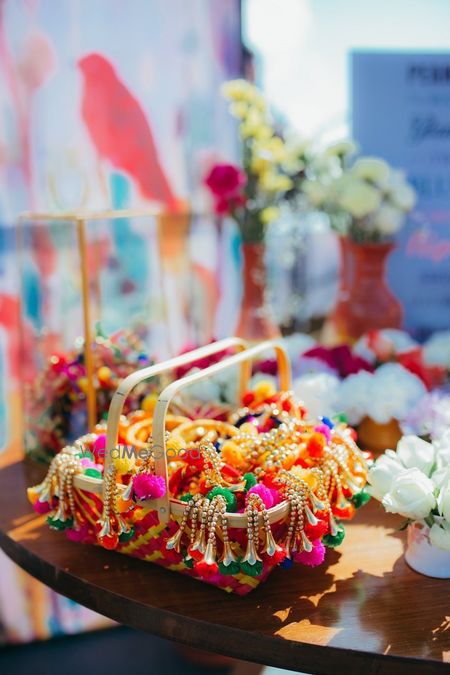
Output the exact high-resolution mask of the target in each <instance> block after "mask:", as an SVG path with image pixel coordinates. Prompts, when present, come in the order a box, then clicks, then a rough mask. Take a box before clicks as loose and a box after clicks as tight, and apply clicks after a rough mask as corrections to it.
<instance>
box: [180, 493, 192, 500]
mask: <svg viewBox="0 0 450 675" xmlns="http://www.w3.org/2000/svg"><path fill="white" fill-rule="evenodd" d="M191 499H192V495H191V493H190V492H187V493H186V494H185V495H181V497H180V501H182V502H190V501H191Z"/></svg>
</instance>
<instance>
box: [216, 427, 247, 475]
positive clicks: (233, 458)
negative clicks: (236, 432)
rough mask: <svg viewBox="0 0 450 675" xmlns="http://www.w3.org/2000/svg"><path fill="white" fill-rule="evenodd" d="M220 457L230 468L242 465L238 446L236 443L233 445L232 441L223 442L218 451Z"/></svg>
mask: <svg viewBox="0 0 450 675" xmlns="http://www.w3.org/2000/svg"><path fill="white" fill-rule="evenodd" d="M252 426H253V424H252ZM220 455H221V457H222V460H223V461H224V462H225V463H226V464H230V465H231V466H234V467H240V466H242V464H243V459H244V458H243V457H242V452H241V451H240V448H239V446H238V445H237V444H236V443H233V441H225V443H224V444H223V445H222V448H221V450H220Z"/></svg>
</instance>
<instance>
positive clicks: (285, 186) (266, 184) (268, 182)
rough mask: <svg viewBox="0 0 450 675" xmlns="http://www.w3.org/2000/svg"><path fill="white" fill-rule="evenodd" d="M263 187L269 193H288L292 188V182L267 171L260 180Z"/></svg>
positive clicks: (286, 177) (287, 178)
mask: <svg viewBox="0 0 450 675" xmlns="http://www.w3.org/2000/svg"><path fill="white" fill-rule="evenodd" d="M260 181H261V187H262V188H263V190H266V191H267V192H286V191H287V190H290V189H291V188H292V185H293V183H292V180H291V179H290V178H289V177H288V176H282V175H280V174H277V173H275V172H274V171H270V170H269V171H266V172H265V173H263V174H262V175H261V178H260Z"/></svg>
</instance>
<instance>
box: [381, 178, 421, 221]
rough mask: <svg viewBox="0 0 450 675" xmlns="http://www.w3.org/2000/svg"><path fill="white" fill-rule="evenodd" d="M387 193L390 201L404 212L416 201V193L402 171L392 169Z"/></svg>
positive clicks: (409, 209)
mask: <svg viewBox="0 0 450 675" xmlns="http://www.w3.org/2000/svg"><path fill="white" fill-rule="evenodd" d="M387 189H388V195H389V198H390V200H391V202H392V203H393V204H394V205H395V206H397V207H398V208H399V209H401V210H402V211H404V212H405V213H406V212H408V211H411V209H412V208H413V207H414V204H415V203H416V193H415V191H414V189H413V188H412V187H411V185H409V183H407V182H406V180H405V176H404V174H403V172H402V171H395V170H392V171H391V174H390V176H389V184H388V188H387Z"/></svg>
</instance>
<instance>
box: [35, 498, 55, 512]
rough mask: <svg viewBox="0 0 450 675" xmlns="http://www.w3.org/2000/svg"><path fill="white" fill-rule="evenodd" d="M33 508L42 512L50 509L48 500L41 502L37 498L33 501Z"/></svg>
mask: <svg viewBox="0 0 450 675" xmlns="http://www.w3.org/2000/svg"><path fill="white" fill-rule="evenodd" d="M33 509H34V510H35V511H36V513H40V514H44V513H48V512H49V511H51V506H50V504H49V503H48V502H41V501H39V499H38V500H37V501H36V502H34V504H33Z"/></svg>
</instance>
